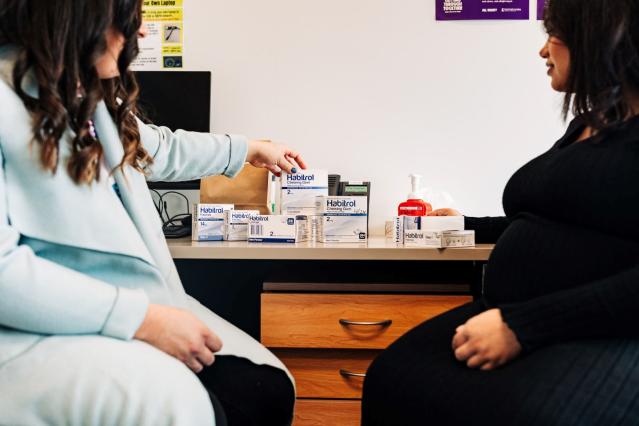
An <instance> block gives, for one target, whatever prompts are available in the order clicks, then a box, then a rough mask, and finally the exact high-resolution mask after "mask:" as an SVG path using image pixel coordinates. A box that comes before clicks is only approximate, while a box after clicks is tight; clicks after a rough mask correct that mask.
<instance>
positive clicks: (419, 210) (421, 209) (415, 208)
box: [397, 174, 433, 216]
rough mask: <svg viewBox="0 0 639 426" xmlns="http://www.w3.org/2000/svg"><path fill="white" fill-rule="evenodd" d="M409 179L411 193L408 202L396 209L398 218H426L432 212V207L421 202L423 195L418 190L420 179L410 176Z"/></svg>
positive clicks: (418, 176)
mask: <svg viewBox="0 0 639 426" xmlns="http://www.w3.org/2000/svg"><path fill="white" fill-rule="evenodd" d="M409 177H410V183H411V193H410V194H408V200H407V201H404V202H403V203H401V204H400V205H399V207H397V215H398V216H426V215H427V214H428V213H430V212H431V211H433V206H431V205H430V204H429V203H427V202H426V201H424V200H423V197H424V195H423V193H422V191H421V189H420V188H419V186H420V182H421V179H422V177H421V176H420V175H415V174H412V175H410V176H409Z"/></svg>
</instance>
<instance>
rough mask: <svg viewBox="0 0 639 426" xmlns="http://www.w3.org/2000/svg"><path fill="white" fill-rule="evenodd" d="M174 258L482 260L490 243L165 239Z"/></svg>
mask: <svg viewBox="0 0 639 426" xmlns="http://www.w3.org/2000/svg"><path fill="white" fill-rule="evenodd" d="M168 242H169V249H170V250H171V255H172V256H173V258H174V259H237V260H248V259H254V260H378V261H391V260H427V261H432V260H437V261H440V260H458V261H486V260H488V256H490V252H491V251H492V248H493V245H492V244H479V245H477V246H476V247H468V248H447V249H431V248H412V247H404V246H402V245H401V244H397V243H394V242H391V241H390V240H387V239H385V238H383V237H373V238H371V239H370V240H369V241H368V242H366V243H356V244H350V243H341V244H338V243H333V244H323V243H299V244H287V243H279V244H278V243H248V242H245V241H241V242H229V241H191V240H190V239H179V240H168Z"/></svg>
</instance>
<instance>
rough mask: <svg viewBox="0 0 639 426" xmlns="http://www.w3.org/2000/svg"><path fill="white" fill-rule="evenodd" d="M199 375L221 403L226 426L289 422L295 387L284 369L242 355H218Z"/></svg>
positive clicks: (275, 424)
mask: <svg viewBox="0 0 639 426" xmlns="http://www.w3.org/2000/svg"><path fill="white" fill-rule="evenodd" d="M199 377H200V380H201V381H202V383H203V384H204V386H205V387H206V388H207V389H210V390H211V391H212V392H213V393H214V394H215V396H216V397H217V398H218V399H219V401H220V402H221V404H222V406H223V407H224V411H225V413H226V417H227V419H228V424H229V426H235V425H241V426H258V425H260V426H261V425H268V426H270V425H273V426H279V425H282V426H284V425H289V424H290V423H291V420H292V417H293V407H294V405H295V390H294V387H293V383H292V382H291V380H290V379H289V378H288V375H287V374H286V373H285V372H284V371H282V370H280V369H277V368H274V367H271V366H268V365H256V364H253V363H252V362H251V361H249V360H247V359H244V358H239V357H234V356H218V357H216V361H215V363H214V364H213V366H211V367H208V368H205V369H204V370H203V371H202V372H201V373H200V374H199Z"/></svg>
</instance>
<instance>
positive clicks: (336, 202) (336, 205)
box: [317, 196, 368, 243]
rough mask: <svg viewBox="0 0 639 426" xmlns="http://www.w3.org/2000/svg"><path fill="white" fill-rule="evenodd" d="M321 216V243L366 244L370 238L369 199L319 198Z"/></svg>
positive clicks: (319, 235)
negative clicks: (368, 229)
mask: <svg viewBox="0 0 639 426" xmlns="http://www.w3.org/2000/svg"><path fill="white" fill-rule="evenodd" d="M317 211H318V213H319V214H320V221H319V224H318V225H319V226H318V228H317V237H318V240H319V242H321V243H355V242H365V241H366V240H367V238H368V232H367V228H368V198H367V197H362V196H356V197H350V196H341V197H335V196H332V197H328V196H324V197H317Z"/></svg>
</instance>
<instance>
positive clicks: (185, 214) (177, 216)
mask: <svg viewBox="0 0 639 426" xmlns="http://www.w3.org/2000/svg"><path fill="white" fill-rule="evenodd" d="M182 216H183V217H188V216H191V214H190V213H180V214H176V215H175V216H173V217H171V218H169V220H167V221H166V222H164V223H163V224H162V229H165V228H166V227H167V226H169V225H172V224H174V223H175V221H176V220H177V219H178V218H179V217H182ZM179 224H180V226H184V224H183V223H182V221H180V222H179Z"/></svg>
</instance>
